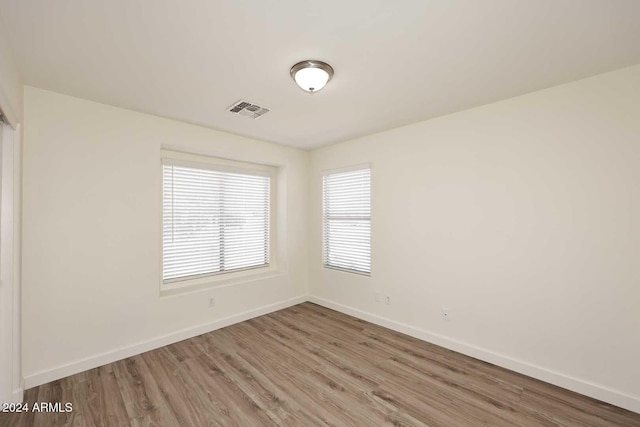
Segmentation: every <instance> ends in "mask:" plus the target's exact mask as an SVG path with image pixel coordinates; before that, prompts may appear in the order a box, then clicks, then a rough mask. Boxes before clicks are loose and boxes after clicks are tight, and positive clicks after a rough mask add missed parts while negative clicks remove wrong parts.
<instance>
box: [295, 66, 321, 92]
mask: <svg viewBox="0 0 640 427" xmlns="http://www.w3.org/2000/svg"><path fill="white" fill-rule="evenodd" d="M295 80H296V83H298V86H300V87H301V88H302V89H303V90H306V91H307V92H315V91H318V90H320V89H322V88H323V87H324V86H325V85H326V84H327V82H328V81H329V74H328V73H327V72H326V71H324V70H321V69H320V68H303V69H302V70H300V71H298V72H297V73H296V75H295Z"/></svg>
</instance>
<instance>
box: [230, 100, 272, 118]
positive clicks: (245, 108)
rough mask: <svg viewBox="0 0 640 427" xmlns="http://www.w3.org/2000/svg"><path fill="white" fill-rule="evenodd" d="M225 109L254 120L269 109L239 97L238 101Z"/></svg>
mask: <svg viewBox="0 0 640 427" xmlns="http://www.w3.org/2000/svg"><path fill="white" fill-rule="evenodd" d="M227 111H230V112H232V113H234V114H240V115H241V116H245V117H249V118H250V119H254V120H255V119H257V118H260V117H262V116H264V115H265V114H267V113H268V112H269V109H268V108H265V107H261V106H260V105H256V104H252V103H250V102H247V101H245V100H243V99H241V100H240V101H237V102H234V103H233V105H232V106H231V107H229V108H227Z"/></svg>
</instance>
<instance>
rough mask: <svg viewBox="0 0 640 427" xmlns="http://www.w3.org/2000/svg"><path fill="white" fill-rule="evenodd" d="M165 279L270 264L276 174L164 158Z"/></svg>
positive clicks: (163, 265) (163, 256)
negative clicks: (272, 193) (272, 190)
mask: <svg viewBox="0 0 640 427" xmlns="http://www.w3.org/2000/svg"><path fill="white" fill-rule="evenodd" d="M162 169H163V179H162V181H163V193H162V279H163V282H164V283H167V282H171V281H175V280H178V279H185V278H194V277H198V276H202V275H209V274H214V273H221V272H228V271H233V270H240V269H248V268H255V267H263V266H267V265H269V224H270V177H269V176H265V175H268V174H263V173H261V172H260V171H257V172H256V173H255V174H254V173H252V172H248V173H235V172H233V173H232V172H227V171H224V170H216V168H215V166H211V165H202V166H193V167H192V166H190V165H189V166H184V165H182V164H180V163H179V162H172V161H171V160H167V159H164V160H163V166H162Z"/></svg>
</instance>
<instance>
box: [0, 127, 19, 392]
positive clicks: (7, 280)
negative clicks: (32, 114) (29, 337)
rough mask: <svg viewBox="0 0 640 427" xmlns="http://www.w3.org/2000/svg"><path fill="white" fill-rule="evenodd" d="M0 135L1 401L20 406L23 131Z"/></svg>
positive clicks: (5, 130) (5, 129)
mask: <svg viewBox="0 0 640 427" xmlns="http://www.w3.org/2000/svg"><path fill="white" fill-rule="evenodd" d="M0 131H1V132H2V138H1V140H0V142H1V145H0V150H1V155H0V162H1V163H0V296H1V297H2V298H0V304H1V305H2V306H1V307H0V336H2V337H3V341H4V340H6V343H7V346H6V347H5V345H4V344H3V346H2V348H0V351H2V353H3V354H2V358H1V359H4V360H5V361H6V362H5V363H6V366H7V367H8V369H9V373H8V375H9V378H8V380H7V381H5V383H6V385H5V386H4V387H8V390H0V396H2V398H1V399H0V400H2V402H16V403H17V402H22V399H23V393H24V381H23V378H22V372H21V371H22V368H21V359H22V357H21V334H20V331H21V322H20V304H21V303H20V301H21V298H20V296H21V292H20V283H21V282H20V273H21V262H20V253H21V247H20V236H21V221H20V219H21V206H22V197H21V175H22V172H21V166H22V150H21V135H22V129H21V126H20V125H19V124H18V125H17V126H16V127H15V129H14V128H12V127H11V126H10V125H6V124H3V125H2V126H1V128H0ZM3 374H5V373H3ZM3 376H4V375H3ZM5 379H7V377H6V376H5Z"/></svg>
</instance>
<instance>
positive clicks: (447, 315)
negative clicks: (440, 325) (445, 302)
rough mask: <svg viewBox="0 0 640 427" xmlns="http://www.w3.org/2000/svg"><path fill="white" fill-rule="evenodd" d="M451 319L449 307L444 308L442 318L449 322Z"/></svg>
mask: <svg viewBox="0 0 640 427" xmlns="http://www.w3.org/2000/svg"><path fill="white" fill-rule="evenodd" d="M450 319H451V313H449V309H448V308H443V309H442V320H444V321H445V322H448V321H449V320H450Z"/></svg>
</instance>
